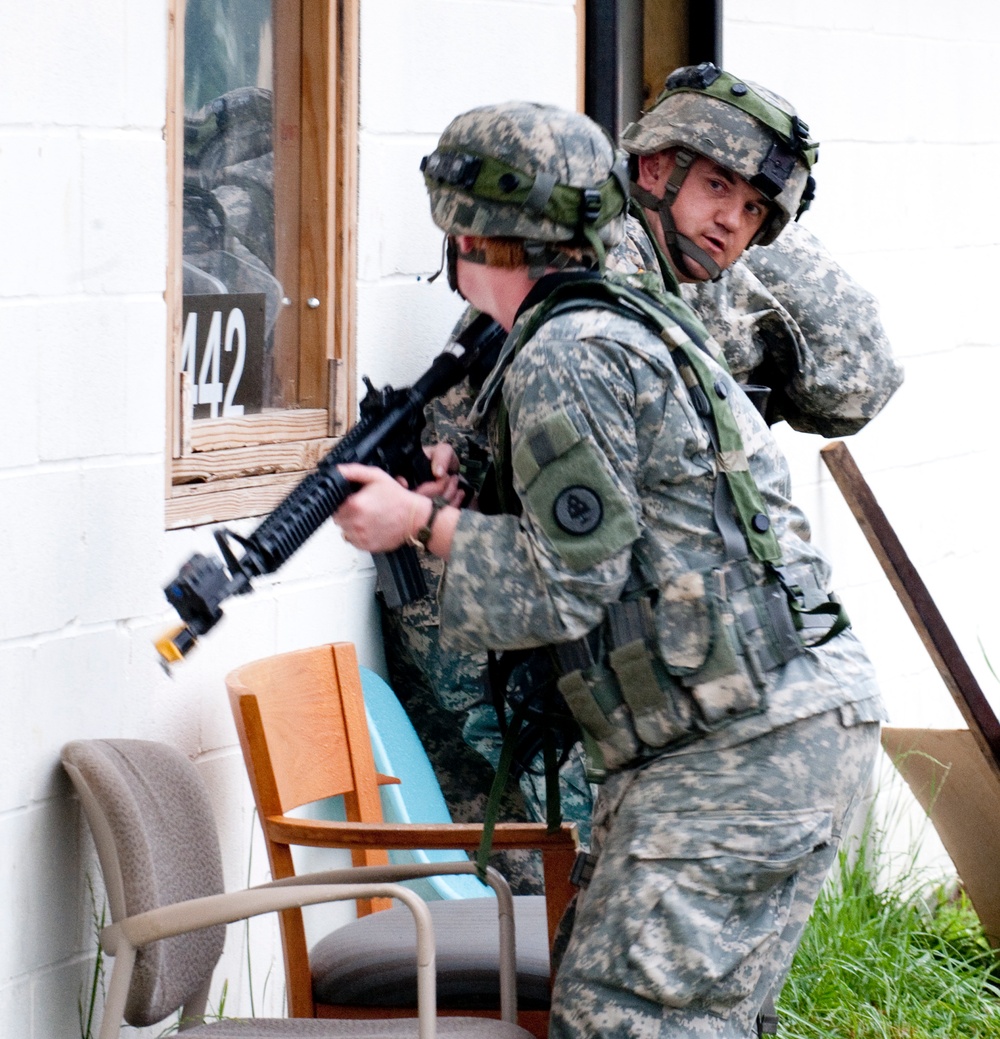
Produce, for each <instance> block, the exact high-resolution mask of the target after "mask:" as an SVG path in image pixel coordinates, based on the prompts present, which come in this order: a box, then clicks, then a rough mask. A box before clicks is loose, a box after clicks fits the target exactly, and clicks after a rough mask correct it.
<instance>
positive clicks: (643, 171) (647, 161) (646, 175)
mask: <svg viewBox="0 0 1000 1039" xmlns="http://www.w3.org/2000/svg"><path fill="white" fill-rule="evenodd" d="M638 159H639V178H638V184H639V187H640V188H645V189H646V190H647V191H651V192H652V193H653V194H654V195H656V196H658V197H662V196H663V191H662V188H663V185H665V184H666V183H667V179H668V178H669V177H670V174H671V173H672V172H673V169H674V165H675V162H674V153H673V149H670V150H668V151H662V152H653V154H652V155H640V156H638Z"/></svg>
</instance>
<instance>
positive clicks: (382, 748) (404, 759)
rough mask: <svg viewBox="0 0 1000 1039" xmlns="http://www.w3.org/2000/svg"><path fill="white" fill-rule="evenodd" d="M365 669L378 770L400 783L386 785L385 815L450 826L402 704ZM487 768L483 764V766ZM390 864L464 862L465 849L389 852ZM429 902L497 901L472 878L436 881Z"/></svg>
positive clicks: (430, 883) (363, 678)
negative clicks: (460, 900) (468, 899)
mask: <svg viewBox="0 0 1000 1039" xmlns="http://www.w3.org/2000/svg"><path fill="white" fill-rule="evenodd" d="M359 670H360V671H361V689H362V692H363V693H364V697H365V709H366V712H367V715H368V733H369V735H370V736H371V742H372V753H373V755H374V758H375V768H376V770H377V771H379V772H382V773H383V774H385V775H387V776H395V777H396V778H397V779H398V780H400V782H399V783H398V784H396V783H392V784H387V785H385V786H382V787H381V788H380V791H381V795H382V815H383V816H384V817H385V820H386V821H387V822H395V823H450V822H452V821H453V820H452V818H451V813H450V812H449V811H448V806H447V804H445V800H444V797H443V796H442V795H441V787H440V785H439V784H438V781H437V776H435V775H434V769H433V767H432V766H431V763H430V760H429V759H428V757H427V752H426V751H425V750H424V747H423V744H422V743H421V742H420V737H419V736H417V732H416V730H415V729H414V728H413V725H412V723H411V722H410V719H409V718H408V717H407V715H406V711H405V710H404V709H403V705H402V704H401V703H400V702H399V700H397V699H396V694H395V693H394V692H393V691H392V689H391V688H390V687H389V686H388V685H387V684H386V683H385V681H384V680H383V679H382V678H381V677H380V676H379V675H377V674H376V673H375V672H374V671H371V670H369V669H368V668H366V667H362V668H360V669H359ZM484 764H485V763H484ZM389 858H390V861H392V862H398V863H408V862H461V861H467V860H468V856H467V855H466V854H465V853H464V852H462V851H436V850H431V851H409V850H405V851H390V852H389ZM427 884H428V888H429V890H427V891H426V892H425V891H423V890H422V891H421V894H422V895H423V896H424V897H425V898H484V897H495V896H493V891H492V890H491V889H490V888H489V887H487V886H486V885H485V884H483V883H481V882H480V881H479V880H477V879H476V878H475V877H472V876H454V877H432V878H430V879H429V880H428V881H427Z"/></svg>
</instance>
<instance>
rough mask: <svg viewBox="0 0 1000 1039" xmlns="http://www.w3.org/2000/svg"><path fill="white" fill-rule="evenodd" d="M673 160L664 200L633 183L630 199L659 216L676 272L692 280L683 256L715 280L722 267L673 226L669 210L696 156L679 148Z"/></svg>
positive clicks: (711, 279)
mask: <svg viewBox="0 0 1000 1039" xmlns="http://www.w3.org/2000/svg"><path fill="white" fill-rule="evenodd" d="M674 158H675V162H674V168H673V170H672V171H671V173H670V176H669V178H668V179H667V184H666V187H665V189H664V192H663V198H657V197H656V196H655V195H654V194H653V193H652V192H651V191H647V190H646V189H645V188H641V187H639V185H638V184H636V183H635V182H634V181H633V182H632V185H631V189H632V197H633V198H634V199H635V200H636V202H638V203H639V205H641V206H645V207H646V209H651V210H653V211H654V212H655V213H658V214H659V217H660V227H662V228H663V241H664V244H665V245H666V247H667V253H668V254H669V255H670V259H671V260H672V261H673V264H674V267H676V268H677V271H678V273H680V274H687V275H688V277H694V275H692V274H691V272H690V270H689V269H688V266H687V264H686V263H685V262H684V257H685V256H686V257H689V258H690V259H692V260H694V262H695V263H697V264H699V265H700V266H702V267H704V268H705V270H706V271H707V272H708V280H710V281H718V280H719V278H721V277H722V268H721V267H720V266H719V265H718V264H717V263H716V262H715V260H713V259H712V257H711V256H709V255H708V253H707V252H705V250H704V249H702V248H701V247H700V246H697V245H695V243H694V242H692V241H691V239H690V238H687V237H685V236H684V235H682V234H681V233H680V232H679V231H678V230H677V225H676V224H675V223H674V216H673V213H672V212H671V211H670V210H671V207H672V206H673V204H674V202H676V201H677V193H678V192H679V191H680V190H681V185H682V184H683V183H684V178H685V177H686V176H687V175H688V170H689V169H690V168H691V163H692V162H694V159H695V156H694V155H693V154H692V153H691V152H688V151H684V150H683V149H681V148H679V149H678V150H677V152H676V154H675V157H674ZM699 280H702V279H699Z"/></svg>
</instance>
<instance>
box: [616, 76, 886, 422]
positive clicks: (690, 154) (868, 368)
mask: <svg viewBox="0 0 1000 1039" xmlns="http://www.w3.org/2000/svg"><path fill="white" fill-rule="evenodd" d="M755 96H758V97H761V98H763V99H765V100H766V101H767V102H768V103H771V102H773V103H774V107H775V108H776V109H777V110H779V111H780V112H781V113H782V119H783V122H784V129H785V130H786V132H787V133H789V134H799V135H801V138H802V140H804V141H805V140H807V135H808V132H809V128H808V126H806V124H805V123H803V122H802V121H801V119H799V118H798V116H797V115H796V114H795V110H794V109H793V108H792V106H791V105H789V104H788V102H786V101H784V99H782V98H779V97H777V96H776V95H774V94H772V93H771V92H770V91H767V90H765V89H764V88H763V87H758V86H753V85H750V84H747V83H745V82H743V81H742V80H739V79H737V78H736V77H734V76H732V75H730V74H728V73H726V72H723V71H722V70H721V69H719V68H718V67H717V66H715V65H713V64H711V63H710V62H706V63H704V64H702V65H697V66H687V67H684V68H680V69H677V70H676V71H675V72H673V73H671V75H670V76H669V77H668V78H667V82H666V85H665V87H664V90H663V92H662V93H661V94H660V96H659V97H658V98H657V99H656V102H655V103H654V104H653V106H652V107H651V108H650V109H649V111H648V112H646V113H645V114H644V115H643V116H642V117H641V118H640V119H639V120H637V121H636V122H634V123H631V124H630V125H629V126H627V127H626V128H625V130H624V131H623V133H622V139H621V145H622V147H623V148H624V149H625V150H626V151H627V152H629V153H630V156H631V172H632V178H633V183H632V203H631V206H630V209H631V212H632V214H633V215H634V216H635V218H636V219H637V220H638V221H639V222H640V223H641V224H642V227H643V229H644V230H645V231H646V232H647V235H648V238H646V239H645V240H644V239H643V237H642V236H641V235H640V236H638V237H637V238H636V244H635V247H634V249H633V254H634V255H638V256H639V257H640V258H641V259H640V262H642V263H644V264H645V265H646V266H649V267H655V269H656V270H657V271H658V273H659V274H660V275H661V277H662V278H663V280H664V282H665V284H666V285H667V286H668V287H670V288H673V289H675V290H676V288H677V287H678V283H679V287H680V292H681V295H682V296H683V297H684V299H685V300H686V301H687V302H688V303H689V304H690V306H691V307H692V308H693V309H694V310H695V312H696V313H697V314H698V316H699V317H700V318H701V319H702V321H703V322H704V324H705V326H706V327H707V328H708V330H709V332H711V333H712V335H713V336H714V337H715V338H716V340H717V341H718V342H719V343H720V344H722V347H723V349H724V351H725V354H726V361H727V363H728V364H729V368H730V370H731V371H732V373H733V375H734V376H735V377H736V378H737V379H738V380H739V381H740V382H754V383H762V384H764V385H765V386H767V387H768V388H769V389H770V391H771V393H770V398H769V400H768V404H767V419H768V421H769V422H770V423H774V422H777V421H780V420H782V419H783V420H785V421H787V422H788V423H789V425H791V426H792V427H793V428H795V429H799V430H803V431H805V432H809V433H820V434H822V435H823V436H829V437H832V436H846V435H849V434H851V433H856V432H857V431H858V430H859V429H861V428H862V427H863V426H864V425H865V424H866V423H867V422H869V421H870V420H871V419H872V418H873V417H874V416H875V415H877V414H878V412H879V411H881V409H882V408H883V407H884V406H885V404H886V403H887V401H888V400H889V398H890V397H891V396H892V394H893V393H894V392H895V391H896V390H897V389H898V388H899V386H900V384H901V383H902V380H903V372H902V369H901V368H900V367H899V365H898V364H897V363H896V361H895V360H894V359H893V356H892V351H891V348H890V346H889V342H888V340H887V339H886V336H885V332H884V330H883V329H882V325H881V322H880V321H879V317H878V306H877V304H876V302H875V300H874V298H873V297H872V296H871V294H870V293H868V292H867V291H865V290H864V289H863V288H862V287H861V286H859V285H858V284H857V283H855V282H854V281H853V280H852V279H851V278H850V277H849V275H847V273H846V272H845V271H844V270H842V269H841V268H840V267H839V265H838V264H837V263H836V262H835V261H834V260H833V258H832V257H831V256H830V255H829V254H828V253H827V252H826V250H825V249H824V248H823V246H822V245H821V244H820V243H819V241H818V240H817V239H816V238H815V236H814V235H812V234H810V232H809V231H807V230H806V229H805V228H804V227H802V226H801V225H799V224H798V223H796V222H795V221H797V219H798V217H799V216H800V215H801V213H802V212H803V211H804V210H805V209H806V208H808V206H809V204H810V203H811V201H812V198H813V195H814V194H815V184H814V182H813V179H812V174H811V167H812V164H813V163H815V161H816V159H817V158H818V147H817V146H816V145H815V144H813V143H812V142H809V144H810V155H809V167H808V168H805V167H804V168H803V169H802V170H801V174H800V178H799V183H797V184H796V185H795V192H797V193H798V196H799V197H801V198H803V201H802V202H801V203H800V205H799V207H798V208H797V209H796V210H794V211H792V210H791V209H790V208H789V207H787V206H784V207H783V200H782V198H781V196H780V194H779V196H778V198H777V199H776V200H775V201H776V202H777V204H778V207H779V209H782V208H784V209H786V210H787V212H784V213H783V215H782V217H781V218H780V219H778V220H774V219H772V220H770V221H768V222H767V224H766V225H765V226H764V228H763V229H762V230H761V232H760V233H759V234H758V236H757V237H756V239H755V240H754V242H752V243H751V246H752V248H749V249H747V250H746V251H745V252H744V253H743V254H742V256H741V257H740V258H739V259H737V260H736V261H735V262H732V261H730V262H729V263H726V262H721V263H720V262H718V261H719V260H720V255H719V253H718V250H717V249H716V250H714V252H713V247H712V245H711V244H710V243H711V242H712V241H713V237H714V231H713V228H712V227H711V226H701V227H700V228H698V232H700V237H698V240H697V241H696V240H695V237H691V236H689V235H688V234H685V233H684V232H685V228H682V227H680V226H678V223H679V222H680V223H683V222H684V216H683V202H684V195H683V190H684V183H685V181H686V179H687V176H688V171H690V170H692V169H693V170H694V171H695V173H696V174H697V173H705V171H706V170H707V168H708V167H709V166H710V165H712V164H714V165H715V167H716V172H721V173H723V174H725V173H728V174H729V175H734V174H735V175H737V176H743V175H744V174H749V175H750V176H753V177H757V178H758V181H759V183H761V184H762V185H766V184H767V181H768V178H769V177H772V176H773V175H774V170H776V169H777V168H778V166H777V165H775V164H777V163H779V162H780V159H779V158H778V157H777V156H776V155H772V154H770V153H771V149H772V147H773V146H774V133H773V128H771V127H770V126H768V125H766V124H765V123H762V122H761V121H760V120H759V119H758V118H756V116H755V110H754V108H753V106H752V105H743V102H744V100H745V99H746V98H748V97H749V98H753V97H755ZM769 162H770V163H772V166H773V168H769V167H768V166H767V164H768V163H769ZM761 171H764V172H761ZM802 178H806V181H805V183H802ZM678 199H680V200H681V209H680V210H678V214H679V216H678V218H677V219H675V216H674V207H675V205H676V204H677V201H678ZM793 218H794V219H793ZM699 242H700V244H699ZM650 243H652V251H651V250H650Z"/></svg>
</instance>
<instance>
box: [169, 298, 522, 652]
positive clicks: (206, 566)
mask: <svg viewBox="0 0 1000 1039" xmlns="http://www.w3.org/2000/svg"><path fill="white" fill-rule="evenodd" d="M505 338H506V333H505V332H504V330H503V329H502V328H501V327H500V326H499V325H498V324H496V322H494V321H493V320H492V319H491V318H490V317H488V316H487V315H485V314H480V315H479V316H478V317H476V318H475V319H474V320H473V321H472V322H470V323H469V325H468V326H467V327H466V328H465V329H464V330H463V331H462V333H461V334H460V335H459V336H458V337H457V338H456V339H455V340H454V345H457V346H460V347H462V353H460V354H456V353H454V352H452V351H451V349H448V350H446V351H444V352H443V353H441V354H439V355H438V356H437V358H436V359H435V360H434V363H433V364H432V365H431V366H430V368H429V369H428V370H427V371H426V372H425V373H424V374H423V375H422V376H421V377H420V378H419V379H418V380H417V381H416V382H415V383H414V384H413V385H412V386H410V387H409V388H407V389H399V390H397V389H393V387H392V386H386V387H384V388H383V389H381V390H379V389H376V388H375V387H374V386H373V385H372V383H371V381H370V380H369V379H368V377H367V376H365V379H364V382H365V386H366V387H367V393H366V395H365V398H364V400H363V401H362V402H361V407H360V418H359V419H358V422H357V424H356V425H355V426H354V427H353V428H352V429H351V431H350V432H349V433H348V434H347V435H346V436H345V437H343V438H342V439H341V440H340V441H339V442H338V443H337V445H336V446H335V447H333V448H331V450H330V451H329V452H327V454H326V455H325V456H324V457H323V458H322V459H320V461H319V463H318V464H317V465H316V468H315V469H314V470H313V471H312V472H311V473H309V475H308V476H306V477H305V478H304V479H303V480H302V481H301V482H300V483H299V484H298V485H296V487H294V488H293V489H292V490H291V491H290V492H289V494H288V495H287V496H286V497H285V498H284V500H283V501H281V502H280V503H279V504H278V505H277V506H276V507H275V509H274V511H273V512H271V514H270V515H269V516H267V517H266V518H265V519H264V520H263V522H262V523H261V524H260V526H259V527H257V529H256V530H255V531H254V532H253V533H252V534H251V535H250V536H249V537H241V536H240V535H239V534H236V533H234V532H233V531H231V530H227V529H226V528H225V527H223V528H220V529H219V530H216V531H215V541H216V544H217V545H218V547H219V551H220V552H221V554H222V560H221V561H220V560H219V559H218V558H217V557H214V556H205V555H202V554H201V553H195V555H193V556H191V558H190V559H189V560H188V561H187V562H186V563H185V564H184V565H183V566H182V567H181V568H180V570H179V571H178V572H177V576H176V577H174V579H173V580H172V581H171V582H170V583H169V584H168V585H167V586H166V587H165V588H164V590H163V591H164V594H165V595H166V597H167V601H168V602H169V603H170V604H171V606H173V607H174V609H175V610H176V611H177V613H178V615H179V616H180V618H181V620H182V621H183V622H184V623H183V624H182V625H181V627H179V628H176V629H174V630H173V631H171V632H168V633H167V634H166V635H164V636H163V637H162V638H161V639H159V640H158V641H157V643H156V648H157V651H158V652H159V654H160V656H161V658H162V662H163V664H164V666H168V665H169V664H172V663H175V662H176V661H178V660H180V659H182V658H183V657H185V656H187V654H188V653H189V652H190V651H191V650H192V649H193V648H194V646H195V645H196V643H197V641H198V636H200V635H204V634H205V632H207V631H209V630H210V629H211V628H213V627H214V626H215V625H216V624H217V623H218V622H219V620H220V619H221V618H222V608H221V605H222V603H223V602H224V601H225V600H226V599H228V598H229V597H230V596H232V595H246V594H247V593H248V592H250V591H252V581H253V579H254V578H255V577H259V576H261V575H262V574H270V573H274V571H275V570H277V569H278V568H279V567H280V566H282V565H283V564H284V563H286V562H287V561H288V559H289V558H290V557H291V556H292V555H293V554H294V553H295V552H296V551H297V550H298V549H299V548H300V547H301V546H302V545H303V544H304V543H305V542H306V541H307V540H308V538H310V537H311V536H312V535H313V534H314V533H315V532H316V531H317V530H318V529H319V528H320V527H321V526H322V524H323V523H324V522H325V521H326V520H327V519H328V518H329V517H330V515H331V514H332V513H333V512H335V511H336V510H337V509H338V508H339V506H340V505H341V504H342V503H343V501H344V499H345V498H347V496H348V495H349V494H353V493H354V491H356V490H357V489H358V488H357V485H355V484H351V483H349V482H348V481H347V480H345V479H344V477H343V476H341V475H340V473H339V472H338V470H337V466H338V465H341V464H342V463H345V462H360V463H361V464H363V465H377V466H379V467H380V468H382V469H385V470H386V472H388V473H390V474H391V475H392V476H403V477H405V478H406V480H407V482H408V483H409V485H410V487H415V486H417V485H418V484H420V483H424V482H426V481H429V480H432V479H433V476H432V474H431V471H430V464H429V462H428V461H427V456H426V455H425V454H424V452H423V447H422V446H421V442H420V434H421V431H422V430H423V428H424V424H425V419H424V407H425V406H426V405H427V404H428V403H429V402H430V401H431V400H433V399H434V398H435V397H438V396H440V395H441V394H442V393H445V392H446V391H447V390H449V389H451V387H452V386H455V385H456V384H457V383H459V382H461V381H462V379H463V378H465V377H466V375H468V374H469V373H470V372H471V371H473V369H478V370H482V368H483V367H484V366H488V367H486V370H487V371H488V370H489V368H492V362H493V361H495V359H496V356H497V355H498V354H499V350H500V347H501V346H502V344H503V341H504V339H505ZM232 542H235V543H236V544H238V545H239V546H240V547H241V548H242V550H243V552H242V555H239V556H237V554H236V552H235V551H234V549H233V547H232ZM372 558H373V559H374V561H375V570H376V574H377V581H378V586H379V589H380V590H381V592H382V594H383V595H384V596H385V599H386V603H387V604H388V605H389V606H390V607H399V606H402V605H404V604H406V603H410V602H414V601H416V600H417V599H419V598H421V597H422V596H424V595H426V594H427V585H426V583H425V581H424V576H423V572H422V571H421V569H420V563H419V561H418V559H417V555H416V553H415V551H414V549H413V548H412V546H410V545H403V546H402V547H401V548H398V549H396V550H395V551H394V552H388V553H378V554H376V555H373V557H372Z"/></svg>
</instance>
